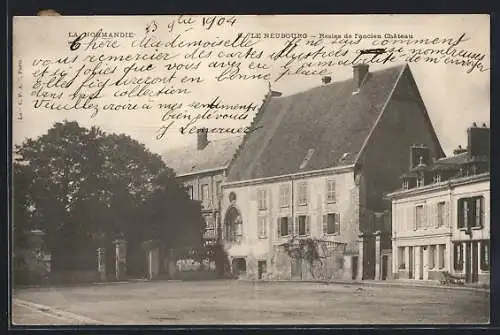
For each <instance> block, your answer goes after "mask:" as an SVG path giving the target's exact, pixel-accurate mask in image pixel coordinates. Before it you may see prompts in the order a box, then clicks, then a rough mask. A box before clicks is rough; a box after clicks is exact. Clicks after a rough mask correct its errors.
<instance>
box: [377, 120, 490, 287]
mask: <svg viewBox="0 0 500 335" xmlns="http://www.w3.org/2000/svg"><path fill="white" fill-rule="evenodd" d="M467 133H468V146H467V148H466V149H462V148H461V147H459V148H458V149H457V150H455V154H454V155H453V156H451V157H446V158H440V159H435V157H433V156H432V155H431V154H430V151H429V149H428V148H427V147H426V146H422V145H414V146H412V147H411V148H410V165H409V171H408V172H406V173H405V174H403V175H402V176H401V180H402V185H401V188H400V189H399V190H397V191H395V192H392V193H390V194H388V195H387V198H388V199H390V200H391V201H392V245H393V246H392V249H393V251H394V257H393V264H392V272H393V276H394V277H396V278H401V279H415V280H440V279H442V278H443V273H444V272H448V273H451V274H452V275H456V276H461V277H463V278H464V279H465V280H466V281H467V282H482V283H489V273H490V272H489V271H490V257H489V254H490V251H489V250H490V242H489V241H490V217H489V213H490V205H489V203H490V174H489V155H490V147H489V136H490V129H489V128H488V127H486V126H483V127H477V126H476V124H474V125H473V126H472V127H470V128H469V129H468V132H467Z"/></svg>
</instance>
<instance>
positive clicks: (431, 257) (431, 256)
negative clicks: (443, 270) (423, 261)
mask: <svg viewBox="0 0 500 335" xmlns="http://www.w3.org/2000/svg"><path fill="white" fill-rule="evenodd" d="M435 257H436V246H435V245H430V246H429V269H434V266H435V259H436V258H435Z"/></svg>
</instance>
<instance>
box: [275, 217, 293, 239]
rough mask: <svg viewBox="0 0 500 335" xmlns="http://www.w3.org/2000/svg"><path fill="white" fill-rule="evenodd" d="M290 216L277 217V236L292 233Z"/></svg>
mask: <svg viewBox="0 0 500 335" xmlns="http://www.w3.org/2000/svg"><path fill="white" fill-rule="evenodd" d="M291 223H292V222H291V218H290V217H279V218H278V219H277V226H278V236H288V235H291V234H292V229H293V227H292V224H291Z"/></svg>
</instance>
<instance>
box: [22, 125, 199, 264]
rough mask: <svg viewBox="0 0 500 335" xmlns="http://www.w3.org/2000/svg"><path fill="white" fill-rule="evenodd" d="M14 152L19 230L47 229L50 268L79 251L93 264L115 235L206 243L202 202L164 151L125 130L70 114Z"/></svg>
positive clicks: (171, 241)
mask: <svg viewBox="0 0 500 335" xmlns="http://www.w3.org/2000/svg"><path fill="white" fill-rule="evenodd" d="M15 157H16V162H15V163H14V184H13V186H14V187H13V188H14V206H13V210H14V228H15V231H18V232H19V231H25V230H26V229H28V228H31V227H37V228H39V229H42V230H43V231H44V232H45V233H46V240H45V243H46V246H47V248H48V249H49V251H50V252H51V253H52V256H53V257H52V259H53V264H52V265H53V268H57V267H58V260H59V261H61V260H63V259H65V258H66V261H62V263H66V265H69V263H74V262H73V261H72V259H71V254H72V253H73V251H75V253H76V251H77V250H80V251H82V252H83V253H85V252H84V251H85V250H88V252H89V253H91V258H92V262H93V263H95V248H96V247H97V246H100V245H103V244H106V245H110V243H111V241H112V240H113V239H115V238H117V237H124V238H126V239H128V240H129V241H135V242H137V243H140V241H142V240H146V239H160V240H162V241H165V243H172V244H179V243H185V242H186V241H188V242H190V243H193V244H194V245H196V244H200V243H201V230H202V227H203V219H202V217H201V215H200V211H199V209H200V205H199V203H198V202H195V201H192V200H190V199H189V197H188V195H187V193H186V191H185V190H184V189H183V187H182V186H181V185H179V184H178V183H177V181H176V180H175V174H174V172H173V170H172V169H170V168H168V167H167V166H165V164H164V162H163V161H162V160H161V158H160V156H159V155H156V154H153V153H151V152H150V151H149V150H147V149H146V148H145V146H144V145H143V144H141V143H139V142H137V141H135V140H133V139H132V138H130V137H129V136H127V135H124V134H119V135H118V134H107V133H105V132H103V131H102V130H101V129H99V128H98V127H92V128H90V129H86V128H83V127H80V126H79V125H78V123H77V122H68V121H65V122H62V123H55V124H54V126H53V127H52V128H51V129H49V130H48V132H47V133H46V134H44V135H42V136H40V137H38V138H36V139H27V140H26V141H25V142H24V143H23V144H22V145H19V146H16V150H15ZM18 235H19V237H18V239H20V240H22V238H21V235H22V234H18ZM70 251H71V252H70ZM66 254H68V255H69V257H68V256H66ZM108 254H111V253H108ZM68 258H69V259H68ZM93 263H92V264H93ZM60 265H61V266H62V267H64V266H65V265H64V264H60ZM92 266H93V265H92Z"/></svg>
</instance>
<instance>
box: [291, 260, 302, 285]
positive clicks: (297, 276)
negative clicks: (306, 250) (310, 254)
mask: <svg viewBox="0 0 500 335" xmlns="http://www.w3.org/2000/svg"><path fill="white" fill-rule="evenodd" d="M291 279H292V280H302V259H301V258H292V261H291Z"/></svg>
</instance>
